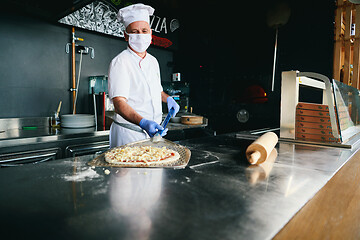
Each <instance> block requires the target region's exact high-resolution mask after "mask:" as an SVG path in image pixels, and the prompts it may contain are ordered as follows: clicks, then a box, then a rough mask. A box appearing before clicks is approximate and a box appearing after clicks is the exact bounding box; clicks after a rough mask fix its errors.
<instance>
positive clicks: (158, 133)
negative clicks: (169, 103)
mask: <svg viewBox="0 0 360 240" xmlns="http://www.w3.org/2000/svg"><path fill="white" fill-rule="evenodd" d="M174 113H175V109H174V108H171V109H170V111H169V113H168V114H167V116H166V118H165V119H164V121H163V122H162V124H161V126H162V127H163V128H164V130H165V128H166V126H167V124H168V123H169V121H170V118H172V116H173V115H174ZM164 130H161V131H158V132H157V133H156V134H155V135H154V137H152V141H154V142H159V141H160V140H161V134H162V132H163V131H164Z"/></svg>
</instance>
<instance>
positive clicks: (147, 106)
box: [108, 47, 163, 147]
mask: <svg viewBox="0 0 360 240" xmlns="http://www.w3.org/2000/svg"><path fill="white" fill-rule="evenodd" d="M108 76H109V77H108V89H109V98H110V99H113V98H114V97H125V98H126V99H127V103H128V104H129V105H130V106H131V107H132V108H133V109H134V110H135V111H136V112H137V113H139V114H140V115H141V116H142V117H144V118H145V119H148V120H153V121H155V122H157V123H158V124H160V122H161V119H162V105H161V92H162V91H163V88H162V86H161V79H160V68H159V63H158V61H157V60H156V58H155V57H153V56H152V55H151V54H149V53H146V56H145V58H141V57H139V56H138V55H137V54H136V53H135V52H134V51H132V50H131V49H130V48H129V47H128V48H127V49H126V50H124V51H122V52H121V53H120V54H118V55H117V56H116V57H115V58H114V59H113V60H112V61H111V63H110V67H109V75H108ZM115 121H117V122H119V123H125V124H132V123H130V122H128V121H126V120H125V119H124V118H123V117H121V116H120V115H119V114H115ZM132 125H133V126H136V125H135V124H132ZM137 127H138V126H137ZM115 128H117V129H115ZM139 129H140V128H139ZM146 137H148V136H147V134H146V133H145V132H144V133H143V134H142V133H139V132H136V131H133V130H129V129H124V128H123V127H121V126H119V125H116V124H112V126H111V128H110V147H115V146H120V145H123V144H127V143H129V142H133V141H137V140H141V139H145V138H146Z"/></svg>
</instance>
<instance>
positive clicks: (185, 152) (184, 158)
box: [88, 138, 191, 169]
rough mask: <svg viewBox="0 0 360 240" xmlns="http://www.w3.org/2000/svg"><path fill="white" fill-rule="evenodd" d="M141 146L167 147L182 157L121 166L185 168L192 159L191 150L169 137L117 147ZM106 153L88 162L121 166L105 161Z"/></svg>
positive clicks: (96, 165) (90, 163) (105, 165)
mask: <svg viewBox="0 0 360 240" xmlns="http://www.w3.org/2000/svg"><path fill="white" fill-rule="evenodd" d="M139 146H150V147H159V148H162V147H166V148H168V149H171V150H174V151H176V152H178V153H179V155H180V158H179V159H178V160H177V161H175V162H172V163H161V162H160V163H155V164H152V165H147V164H146V163H139V164H138V165H136V166H134V165H130V164H129V165H122V166H121V167H131V168H134V167H135V168H175V169H176V168H185V167H186V165H187V164H188V163H189V160H190V156H191V151H190V150H189V149H188V148H187V147H185V146H182V145H180V144H177V143H174V142H172V141H169V140H167V139H164V138H160V140H159V141H157V142H154V141H152V140H151V138H147V139H145V140H141V141H137V142H133V143H128V144H125V145H122V146H119V147H116V148H120V149H121V148H125V147H139ZM108 151H110V150H108ZM105 153H106V152H104V153H102V154H100V155H98V156H96V157H95V158H94V159H93V160H91V161H90V162H88V164H89V165H90V166H95V167H120V166H119V165H117V164H113V163H108V162H106V161H105Z"/></svg>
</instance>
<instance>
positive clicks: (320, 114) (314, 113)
mask: <svg viewBox="0 0 360 240" xmlns="http://www.w3.org/2000/svg"><path fill="white" fill-rule="evenodd" d="M296 115H300V116H312V117H329V118H330V113H329V111H316V110H307V109H299V108H298V109H296Z"/></svg>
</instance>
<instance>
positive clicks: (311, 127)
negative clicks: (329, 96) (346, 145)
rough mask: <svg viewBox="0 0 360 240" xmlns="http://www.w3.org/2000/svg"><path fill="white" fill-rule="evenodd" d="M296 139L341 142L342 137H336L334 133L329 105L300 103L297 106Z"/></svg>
mask: <svg viewBox="0 0 360 240" xmlns="http://www.w3.org/2000/svg"><path fill="white" fill-rule="evenodd" d="M335 113H336V111H335ZM295 139H298V140H305V141H316V142H340V139H339V138H336V137H334V136H333V133H332V127H331V121H330V113H329V107H328V105H322V104H315V103H303V102H299V103H298V105H297V106H296V120H295Z"/></svg>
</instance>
